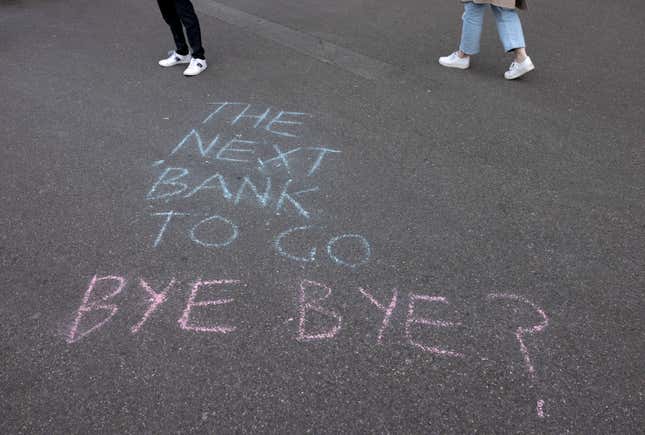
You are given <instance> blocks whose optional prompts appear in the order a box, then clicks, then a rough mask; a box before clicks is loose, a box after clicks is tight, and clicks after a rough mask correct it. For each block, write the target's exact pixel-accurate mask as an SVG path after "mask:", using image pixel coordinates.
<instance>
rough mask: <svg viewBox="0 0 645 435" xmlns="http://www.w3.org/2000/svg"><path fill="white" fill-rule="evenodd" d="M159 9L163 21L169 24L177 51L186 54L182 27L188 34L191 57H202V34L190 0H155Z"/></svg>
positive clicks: (186, 49)
mask: <svg viewBox="0 0 645 435" xmlns="http://www.w3.org/2000/svg"><path fill="white" fill-rule="evenodd" d="M157 3H159V9H160V10H161V15H162V16H163V19H164V21H166V23H168V25H169V26H170V30H171V31H172V37H173V38H174V40H175V45H176V46H177V50H176V51H177V53H178V54H181V55H186V54H188V45H187V44H186V38H184V29H183V28H182V24H183V27H185V28H186V35H188V42H189V43H190V48H191V49H192V50H193V57H195V58H197V59H204V47H202V35H201V31H200V29H199V20H198V19H197V14H195V9H194V8H193V4H192V3H191V2H190V0H157Z"/></svg>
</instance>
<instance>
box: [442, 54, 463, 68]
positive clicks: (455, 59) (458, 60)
mask: <svg viewBox="0 0 645 435" xmlns="http://www.w3.org/2000/svg"><path fill="white" fill-rule="evenodd" d="M439 63H440V64H441V65H443V66H446V67H448V68H459V69H468V68H469V67H470V56H466V57H459V55H458V54H457V52H456V51H455V52H454V53H452V54H451V55H450V56H442V57H440V58H439Z"/></svg>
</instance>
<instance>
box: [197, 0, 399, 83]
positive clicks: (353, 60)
mask: <svg viewBox="0 0 645 435" xmlns="http://www.w3.org/2000/svg"><path fill="white" fill-rule="evenodd" d="M193 3H194V5H195V7H196V8H197V9H198V10H199V11H200V12H202V13H204V14H206V15H208V16H210V17H213V18H217V19H219V20H221V21H224V22H226V23H228V24H231V25H234V26H237V27H240V28H242V29H245V30H248V31H250V32H252V33H255V34H256V35H259V36H261V37H263V38H265V39H269V40H271V41H273V42H277V43H278V44H281V45H283V46H285V47H289V48H291V49H293V50H296V51H298V52H300V53H303V54H306V55H307V56H311V57H313V58H315V59H318V60H319V61H321V62H325V63H329V64H333V65H335V66H337V67H339V68H342V69H344V70H346V71H349V72H351V73H353V74H356V75H358V76H360V77H363V78H366V79H369V80H391V79H392V78H393V76H394V75H395V74H396V73H397V71H398V70H397V68H396V67H394V66H392V65H390V64H388V63H385V62H382V61H380V60H377V59H373V58H371V57H368V56H365V55H363V54H360V53H357V52H355V51H352V50H350V49H347V48H344V47H341V46H339V45H336V44H332V43H331V42H329V41H325V40H324V39H321V38H318V37H315V36H313V35H310V34H308V33H303V32H299V31H297V30H293V29H290V28H288V27H285V26H283V25H281V24H278V23H274V22H272V21H269V20H265V19H264V18H260V17H258V16H255V15H252V14H248V13H246V12H243V11H240V10H238V9H235V8H232V7H230V6H226V5H223V4H221V3H218V2H216V1H213V0H193Z"/></svg>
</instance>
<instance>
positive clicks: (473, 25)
mask: <svg viewBox="0 0 645 435" xmlns="http://www.w3.org/2000/svg"><path fill="white" fill-rule="evenodd" d="M487 6H488V5H483V4H481V5H480V4H477V3H472V2H470V3H464V15H463V17H462V19H463V22H464V23H463V26H462V29H461V44H460V45H459V49H460V50H461V51H463V52H464V53H466V54H469V55H470V54H478V53H479V40H480V39H481V34H482V27H483V25H484V12H486V8H487ZM490 7H491V9H492V10H493V14H494V15H495V21H497V32H498V33H499V39H500V40H501V41H502V45H504V50H506V51H512V50H514V49H516V48H524V47H526V43H525V42H524V32H523V31H522V23H521V22H520V16H519V15H518V13H517V11H516V10H515V9H506V8H500V7H499V6H493V5H490Z"/></svg>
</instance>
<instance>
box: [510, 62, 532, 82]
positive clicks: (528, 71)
mask: <svg viewBox="0 0 645 435" xmlns="http://www.w3.org/2000/svg"><path fill="white" fill-rule="evenodd" d="M534 69H535V65H531V66H530V67H529V69H527V70H526V71H524V72H523V73H522V74H519V75H516V76H513V77H506V74H504V78H505V79H506V80H515V79H519V78H520V77H522V76H524V75H526V74H528V73H530V72H531V71H533V70H534Z"/></svg>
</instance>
